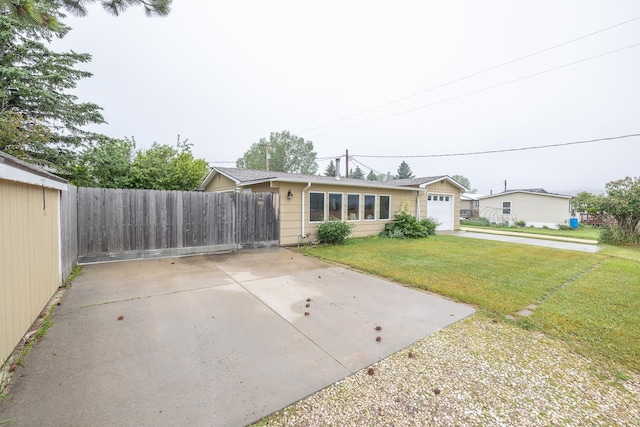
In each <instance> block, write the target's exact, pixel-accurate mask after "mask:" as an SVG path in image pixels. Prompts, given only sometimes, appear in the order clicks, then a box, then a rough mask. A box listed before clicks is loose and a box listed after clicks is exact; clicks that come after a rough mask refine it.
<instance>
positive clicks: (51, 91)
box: [0, 2, 104, 177]
mask: <svg viewBox="0 0 640 427" xmlns="http://www.w3.org/2000/svg"><path fill="white" fill-rule="evenodd" d="M38 4H41V5H42V8H43V10H44V9H45V8H46V5H47V2H42V3H38ZM47 10H48V9H47ZM48 11H49V12H50V13H51V16H55V14H56V11H55V9H51V10H48ZM67 32H68V28H66V27H63V26H60V27H59V28H58V29H57V30H55V31H54V30H51V29H48V28H43V27H31V26H29V25H25V24H24V23H23V22H22V21H20V20H18V19H16V18H15V17H14V16H12V15H10V14H8V13H6V12H5V13H0V122H3V123H4V124H5V127H4V129H5V130H7V129H8V128H11V127H12V126H11V125H10V124H11V123H14V124H17V125H18V128H19V131H20V138H19V139H18V140H17V141H15V142H14V143H13V144H14V146H13V147H11V150H9V151H10V152H12V153H14V154H15V153H18V154H19V155H18V157H20V158H22V159H23V160H27V161H30V162H32V163H35V164H39V165H42V166H47V167H49V168H50V169H52V170H53V171H54V172H56V173H58V174H60V175H62V176H65V177H70V171H71V170H72V169H73V168H74V162H75V152H74V150H75V149H76V148H77V147H78V146H80V145H82V144H84V143H86V142H87V141H88V140H90V139H91V138H92V137H93V135H92V134H91V133H89V132H86V131H84V130H82V127H83V126H85V125H88V124H97V123H104V118H103V117H102V114H101V113H100V111H101V108H100V107H99V106H97V105H95V104H92V103H83V102H78V100H77V97H76V96H75V95H72V94H71V93H69V91H70V90H72V89H74V88H75V87H76V84H77V82H78V80H80V79H82V78H86V77H90V76H91V73H89V72H87V71H82V70H78V69H77V68H76V66H77V65H78V64H79V63H85V62H89V61H90V59H91V56H90V55H88V54H85V53H75V52H64V53H57V52H53V51H51V50H50V49H49V48H48V47H47V45H46V44H45V42H49V41H51V39H52V37H54V36H56V37H64V35H65V34H66V33H67ZM43 134H46V135H47V136H48V137H47V138H41V136H42V135H43ZM6 138H7V136H6V135H5V136H1V135H0V140H2V139H6Z"/></svg>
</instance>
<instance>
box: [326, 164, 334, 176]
mask: <svg viewBox="0 0 640 427" xmlns="http://www.w3.org/2000/svg"><path fill="white" fill-rule="evenodd" d="M324 175H325V176H336V164H335V163H334V162H333V160H331V162H329V164H328V165H327V168H326V169H325V170H324Z"/></svg>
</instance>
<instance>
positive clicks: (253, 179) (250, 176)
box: [198, 167, 464, 190]
mask: <svg viewBox="0 0 640 427" xmlns="http://www.w3.org/2000/svg"><path fill="white" fill-rule="evenodd" d="M217 173H219V174H221V175H224V176H226V177H227V178H229V179H231V180H233V181H235V182H236V185H238V186H247V185H253V184H259V183H263V182H269V181H282V182H301V183H308V182H311V183H313V184H337V185H345V186H350V187H371V188H394V189H399V190H416V187H424V186H425V185H427V184H431V183H434V182H438V181H441V180H447V181H449V182H451V183H452V184H454V185H456V186H458V187H459V188H460V189H464V187H463V186H461V185H460V184H458V183H457V182H456V181H454V180H453V179H451V178H449V177H448V176H446V175H442V176H436V177H426V178H411V179H396V180H391V181H367V180H363V179H353V178H343V177H340V178H336V177H334V176H324V175H305V174H301V173H288V172H275V171H262V170H252V169H239V168H221V167H214V168H212V169H211V172H209V174H208V175H207V177H206V178H205V179H204V181H203V182H202V184H200V187H198V189H199V190H204V189H205V188H206V186H207V185H208V184H209V182H211V180H212V179H213V177H214V176H215V174H217Z"/></svg>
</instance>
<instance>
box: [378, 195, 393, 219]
mask: <svg viewBox="0 0 640 427" xmlns="http://www.w3.org/2000/svg"><path fill="white" fill-rule="evenodd" d="M390 206H391V196H380V219H389V218H391V216H390V215H389V212H390V209H389V207H390Z"/></svg>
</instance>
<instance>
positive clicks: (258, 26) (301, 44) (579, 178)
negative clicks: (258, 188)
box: [54, 0, 640, 194]
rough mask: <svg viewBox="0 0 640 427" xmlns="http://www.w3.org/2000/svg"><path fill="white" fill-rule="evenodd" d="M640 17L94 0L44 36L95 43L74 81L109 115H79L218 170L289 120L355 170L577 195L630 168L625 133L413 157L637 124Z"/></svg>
mask: <svg viewBox="0 0 640 427" xmlns="http://www.w3.org/2000/svg"><path fill="white" fill-rule="evenodd" d="M634 18H636V19H635V20H633V19H634ZM637 18H640V2H639V1H637V0H629V1H619V0H610V1H595V0H592V1H587V2H585V1H583V0H578V1H557V0H553V1H549V0H542V1H535V2H534V1H529V2H526V3H525V2H514V1H512V0H505V1H483V2H478V1H471V0H469V1H446V2H444V1H439V2H435V1H424V0H423V1H398V2H388V1H385V2H382V1H371V0H366V1H353V0H350V1H334V0H325V1H323V2H305V1H300V0H295V1H294V0H292V1H279V0H272V1H234V2H217V1H196V0H174V2H173V9H172V12H171V14H170V16H168V17H166V18H147V17H145V16H144V12H143V10H142V8H131V9H130V10H128V11H127V12H126V13H125V14H123V15H122V16H120V17H117V18H116V17H113V16H110V15H108V14H107V13H106V12H104V11H103V10H102V9H101V8H100V7H99V6H98V5H94V6H93V7H91V8H90V10H89V16H88V17H85V18H72V17H69V18H68V19H67V20H66V21H65V22H66V23H67V24H68V25H69V26H71V27H72V28H73V30H72V31H71V32H70V33H69V35H67V37H65V39H64V40H62V41H59V42H56V43H55V45H54V48H55V49H56V50H71V49H72V50H74V51H76V52H87V53H90V54H91V55H93V60H92V62H91V63H90V64H86V66H84V68H85V69H87V70H88V71H91V72H92V73H93V74H94V76H93V77H92V78H90V79H86V80H83V81H82V82H81V83H80V84H79V86H78V89H77V91H76V92H75V93H76V94H77V95H79V97H80V99H81V100H83V101H90V102H94V103H97V104H98V105H100V106H102V107H103V108H104V112H103V113H104V116H105V118H106V120H107V122H108V123H109V124H108V125H102V126H98V127H95V128H92V130H96V131H99V132H102V133H104V134H107V135H109V136H112V137H118V138H121V137H124V136H129V137H130V136H134V137H135V139H136V141H137V143H138V145H139V146H141V147H148V146H150V145H151V144H152V143H153V142H154V141H156V142H159V143H168V144H174V143H175V141H176V138H177V135H178V134H180V135H181V137H183V138H188V139H189V142H191V143H192V144H193V152H194V154H195V155H196V156H197V157H201V158H204V159H206V160H207V161H209V162H210V163H211V164H212V165H218V166H227V167H232V166H235V160H236V159H237V158H238V157H240V156H242V154H243V153H244V152H245V151H246V150H247V149H248V148H249V147H250V145H251V144H252V143H254V142H258V140H259V139H260V138H262V137H268V136H269V134H270V133H271V132H277V131H282V130H289V131H291V132H292V133H294V134H296V135H298V136H301V137H303V138H305V139H307V140H311V141H313V144H314V147H315V150H316V152H317V153H318V157H319V158H335V157H338V156H344V154H345V150H349V154H350V156H352V157H353V159H352V160H351V161H350V166H351V167H354V168H355V165H356V163H354V162H353V160H356V161H359V162H361V164H364V165H366V166H368V167H370V168H373V169H374V170H375V171H378V172H385V173H386V172H391V173H392V174H393V173H396V171H397V168H398V165H399V164H400V162H401V161H402V160H403V159H404V160H406V161H407V163H408V164H409V166H410V167H411V169H412V171H413V173H414V174H415V175H416V176H434V175H455V174H460V175H464V176H466V177H467V178H469V179H470V181H471V184H472V187H473V188H476V189H477V190H478V193H481V194H489V193H490V192H491V191H493V192H494V193H495V192H499V191H502V190H504V181H505V180H506V181H507V186H508V188H509V189H516V188H545V189H546V190H548V191H553V192H560V193H565V194H574V193H577V192H579V191H581V190H588V191H592V192H600V191H602V190H603V189H604V184H605V183H606V182H608V181H611V180H614V179H619V178H623V177H625V176H628V175H633V176H638V175H640V137H632V138H626V139H617V140H610V141H605V142H593V143H586V144H577V145H568V146H563V147H556V148H547V149H539V150H528V151H515V152H507V153H496V154H482V155H468V156H455V157H412V156H428V155H441V154H456V153H466V152H478V151H492V150H505V149H513V148H523V147H531V146H541V145H553V144H565V143H569V142H577V141H585V140H592V139H598V138H610V137H616V136H621V135H628V134H637V133H640V78H639V77H638V76H639V75H640V45H638V44H640V19H637ZM630 20H633V21H631V22H627V23H625V24H622V25H618V26H616V27H614V28H611V29H608V30H606V31H602V32H599V33H597V34H594V35H591V36H588V37H584V38H582V39H580V40H577V41H574V42H571V43H568V44H565V45H563V46H560V47H556V48H553V49H550V50H547V51H545V52H543V53H539V54H536V55H532V56H528V55H531V54H534V53H536V52H539V51H542V50H545V49H548V48H551V47H554V46H557V45H560V44H562V43H565V42H568V41H571V40H574V39H577V38H580V37H583V36H587V35H588V34H591V33H594V32H597V31H600V30H604V29H606V28H608V27H612V26H615V25H617V24H621V23H623V22H625V21H630ZM634 45H635V46H634ZM625 48H626V49H625ZM620 49H622V50H620ZM617 50H618V51H617ZM613 51H617V52H613ZM609 52H612V53H609ZM598 55H601V56H598ZM526 56H528V57H526ZM596 56H598V57H596ZM522 57H526V58H524V59H521V60H518V59H519V58H522ZM593 57H596V58H593ZM589 58H593V59H589ZM514 60H517V61H515V62H513V63H510V64H508V65H504V66H500V65H502V64H505V63H509V62H511V61H514ZM578 61H580V62H578ZM576 62H578V63H576ZM572 63H576V64H573V65H571V64H572ZM494 67H497V68H495V69H493V70H491V71H487V72H483V71H484V70H488V69H492V68H494ZM559 67H560V68H559ZM554 69H555V70H554ZM534 74H535V75H534ZM532 75H533V76H532ZM468 76H471V77H468ZM466 77H468V78H466ZM381 106H383V107H381ZM378 107H380V108H378ZM367 156H404V157H400V158H385V157H367ZM318 164H319V167H320V169H319V172H322V171H324V168H325V167H326V166H327V164H328V160H322V161H319V162H318ZM342 165H343V167H344V158H343V160H342ZM363 169H364V170H365V173H367V172H368V169H366V168H364V167H363ZM343 174H344V171H343Z"/></svg>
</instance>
